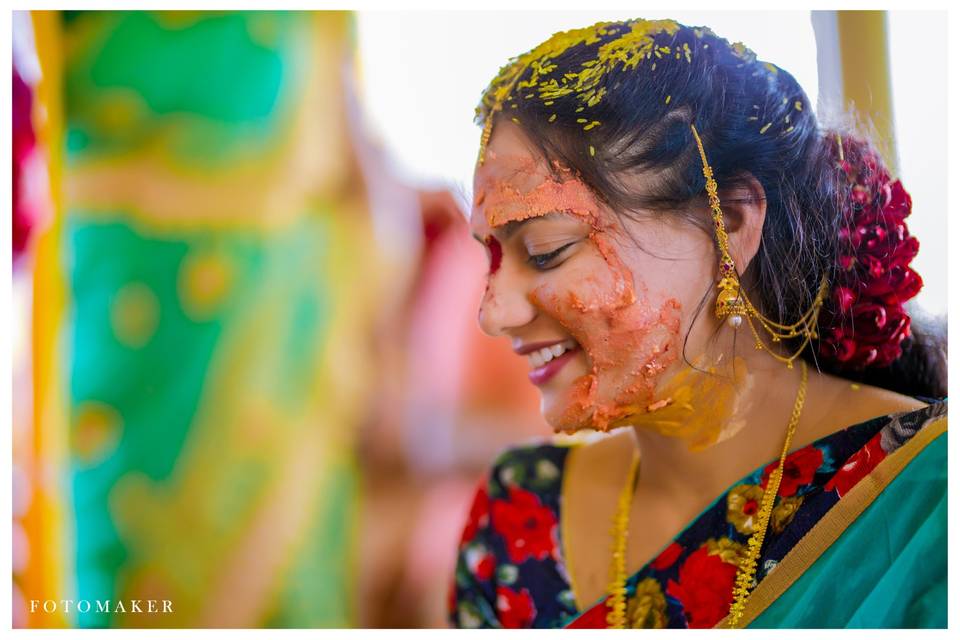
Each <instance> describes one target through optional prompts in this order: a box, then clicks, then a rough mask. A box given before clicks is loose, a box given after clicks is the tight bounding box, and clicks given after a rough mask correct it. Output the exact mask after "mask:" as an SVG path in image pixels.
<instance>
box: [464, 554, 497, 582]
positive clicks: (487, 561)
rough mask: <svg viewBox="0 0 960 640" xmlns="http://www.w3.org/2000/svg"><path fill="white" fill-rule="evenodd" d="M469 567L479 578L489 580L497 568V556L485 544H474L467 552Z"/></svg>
mask: <svg viewBox="0 0 960 640" xmlns="http://www.w3.org/2000/svg"><path fill="white" fill-rule="evenodd" d="M465 558H466V561H467V569H468V570H469V571H470V573H471V574H473V575H474V576H476V577H477V579H479V580H489V579H490V578H491V577H493V570H494V569H495V568H496V562H497V561H496V558H495V557H494V555H493V552H492V551H490V549H487V548H486V547H485V546H483V545H476V546H472V547H470V548H469V549H468V550H467V553H466V556H465Z"/></svg>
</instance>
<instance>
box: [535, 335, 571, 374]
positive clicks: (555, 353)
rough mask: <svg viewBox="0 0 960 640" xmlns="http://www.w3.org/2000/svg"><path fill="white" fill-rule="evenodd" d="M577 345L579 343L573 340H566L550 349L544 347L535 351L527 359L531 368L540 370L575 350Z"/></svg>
mask: <svg viewBox="0 0 960 640" xmlns="http://www.w3.org/2000/svg"><path fill="white" fill-rule="evenodd" d="M576 345H577V343H576V342H574V341H573V340H564V341H563V342H560V343H558V344H555V345H552V346H550V347H543V348H542V349H539V350H537V351H534V352H533V353H530V354H527V359H528V360H529V361H530V366H531V367H533V368H534V369H538V368H540V367H542V366H543V365H545V364H547V363H548V362H550V361H551V360H553V359H554V358H557V357H559V356H562V355H563V354H564V352H566V351H569V350H570V349H573V348H574V347H575V346H576Z"/></svg>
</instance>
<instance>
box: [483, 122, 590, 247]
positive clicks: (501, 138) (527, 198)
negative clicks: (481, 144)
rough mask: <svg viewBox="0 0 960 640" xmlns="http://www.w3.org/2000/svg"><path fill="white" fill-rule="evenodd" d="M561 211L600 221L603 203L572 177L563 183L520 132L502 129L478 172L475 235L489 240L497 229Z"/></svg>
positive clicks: (496, 129)
mask: <svg viewBox="0 0 960 640" xmlns="http://www.w3.org/2000/svg"><path fill="white" fill-rule="evenodd" d="M558 211H563V212H567V213H576V214H580V215H584V216H586V217H588V218H590V219H595V217H596V213H597V203H596V201H595V199H594V198H593V194H592V193H591V192H590V190H589V189H588V188H587V187H586V185H585V184H584V183H583V182H581V181H580V180H578V179H576V178H574V177H573V176H572V175H571V176H569V177H567V178H560V179H559V180H558V178H557V177H556V176H555V175H554V174H553V173H552V172H551V171H550V169H549V166H548V165H547V161H546V160H545V159H544V158H543V156H542V155H541V154H540V153H539V152H537V151H536V150H535V149H534V148H533V146H532V143H530V142H529V140H528V139H527V138H526V136H525V135H524V134H523V133H522V131H521V130H520V128H519V127H517V126H516V125H514V124H513V123H511V122H502V123H498V124H497V126H496V127H494V130H493V135H492V136H491V138H490V142H489V145H488V146H487V148H486V150H485V151H484V162H483V163H482V164H478V166H477V168H476V170H475V172H474V180H473V203H472V207H471V216H470V223H471V227H472V229H473V231H474V233H475V234H476V235H478V236H480V237H485V236H486V235H489V233H490V232H491V231H492V230H493V229H496V228H499V227H502V226H508V225H510V224H511V223H515V222H519V221H522V220H525V219H528V218H533V217H538V216H542V215H546V214H548V213H551V212H558Z"/></svg>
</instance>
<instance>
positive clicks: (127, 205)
mask: <svg viewBox="0 0 960 640" xmlns="http://www.w3.org/2000/svg"><path fill="white" fill-rule="evenodd" d="M350 29H351V23H350V17H349V15H347V14H343V13H335V12H323V13H317V14H305V13H298V12H288V13H286V12H285V13H273V12H240V13H202V12H199V13H198V12H170V13H154V12H72V13H68V14H65V16H64V61H65V71H64V73H65V78H64V87H65V109H66V112H65V113H66V115H65V128H66V145H67V154H66V167H65V176H64V196H65V200H64V202H65V214H64V216H65V217H64V223H65V224H64V237H63V238H62V247H63V248H62V251H63V256H64V258H63V259H64V262H65V264H64V268H65V272H66V274H67V278H68V283H69V298H70V306H69V313H68V317H67V319H66V322H67V328H66V338H67V343H68V345H69V347H68V349H66V350H65V357H66V358H67V360H68V362H67V363H66V370H67V372H68V375H69V393H70V403H69V414H70V426H69V429H70V436H69V438H70V456H71V467H70V469H69V486H70V490H71V492H72V501H73V512H74V526H75V534H76V535H75V542H74V544H75V549H74V550H73V551H74V555H75V558H76V567H75V569H76V585H75V589H76V594H75V597H76V598H78V599H89V600H91V601H93V600H111V601H114V602H115V601H117V600H125V601H129V600H130V599H132V598H140V599H151V598H152V599H156V600H157V601H158V602H162V601H163V600H169V601H170V603H171V608H172V612H170V613H143V614H139V615H134V614H130V613H127V614H117V613H108V612H104V611H102V610H101V611H98V610H97V608H96V607H94V608H92V610H91V611H89V612H86V613H78V614H76V616H77V617H76V620H75V621H74V622H75V624H77V625H78V626H82V627H118V626H139V627H143V626H159V627H264V626H268V627H345V626H350V625H352V624H354V622H355V613H354V611H355V602H354V595H353V594H354V586H355V585H354V575H355V573H356V549H355V543H354V541H355V539H356V535H355V526H356V525H355V518H356V514H357V498H358V482H357V468H356V463H355V460H354V457H353V445H354V431H355V428H356V425H357V424H358V423H359V421H360V420H361V419H362V416H363V415H364V413H363V412H364V402H363V390H364V385H365V383H366V381H367V376H368V371H369V369H370V357H369V354H368V353H367V351H366V344H365V334H364V331H365V328H366V327H368V325H369V321H370V317H371V311H370V309H371V308H372V303H371V302H370V301H369V299H370V298H371V297H372V296H365V295H364V293H363V291H364V285H363V284H362V283H363V282H364V278H366V277H368V276H369V273H364V270H363V268H362V267H358V264H357V263H358V262H359V263H361V264H364V263H365V262H367V263H369V264H373V263H374V259H373V258H372V257H370V256H366V255H364V254H363V251H364V249H363V245H364V242H362V240H363V238H364V234H365V233H366V232H367V230H366V227H365V225H366V224H367V217H366V215H365V209H364V206H363V203H362V199H361V198H359V197H358V196H357V195H356V193H357V192H358V191H359V189H358V188H357V184H358V183H357V180H356V176H355V175H354V174H353V173H352V172H351V170H350V169H349V167H350V163H345V162H344V161H343V159H344V158H349V156H350V153H351V151H350V148H349V142H348V141H347V140H346V139H345V137H344V133H343V131H344V130H345V129H346V126H345V124H344V114H343V113H342V109H341V108H340V107H339V106H338V105H339V102H340V92H341V89H340V88H339V87H340V85H339V83H337V82H336V81H335V79H336V78H337V77H339V74H340V73H341V65H342V61H343V57H342V56H343V55H346V54H349V49H350V35H349V32H350ZM344 167H347V168H344ZM367 244H369V243H367ZM344 354H348V357H344ZM114 606H115V605H114ZM161 606H162V605H158V608H159V607H161ZM128 607H129V605H128ZM143 607H144V609H145V607H146V605H145V604H144V605H143Z"/></svg>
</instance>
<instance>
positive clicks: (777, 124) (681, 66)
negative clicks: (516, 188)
mask: <svg viewBox="0 0 960 640" xmlns="http://www.w3.org/2000/svg"><path fill="white" fill-rule="evenodd" d="M657 24H661V23H657ZM662 24H667V25H671V26H670V27H668V28H666V29H658V28H655V29H652V30H651V32H649V33H648V35H649V36H650V37H652V39H653V47H652V48H651V49H648V50H647V51H648V54H647V55H646V56H645V57H641V59H640V61H639V65H638V68H629V69H625V68H624V67H625V66H627V65H624V64H619V65H613V66H612V67H611V68H610V69H609V70H608V72H606V73H605V74H603V76H602V78H601V79H600V81H599V83H598V84H597V85H596V86H595V87H593V93H592V94H591V95H597V93H599V94H600V95H601V96H602V97H603V99H595V100H590V101H587V102H586V103H585V102H584V100H583V95H578V94H577V93H575V92H569V93H566V94H563V93H562V92H555V94H556V95H551V96H549V100H544V99H533V98H536V97H540V96H537V95H536V89H535V88H534V89H527V88H521V87H531V86H533V85H534V83H535V81H536V79H537V77H540V78H542V77H543V75H545V74H546V73H549V74H550V75H551V76H552V77H561V78H562V77H564V76H565V74H576V73H579V72H582V70H583V69H584V68H588V67H590V66H591V65H593V64H596V60H597V58H598V50H600V48H601V47H603V46H604V45H605V44H608V43H610V42H611V41H612V40H615V39H617V38H619V37H621V36H623V35H624V34H626V33H628V32H630V31H631V29H633V28H634V27H635V26H636V25H637V21H626V22H618V23H609V24H606V25H603V26H602V28H600V29H598V30H596V36H595V37H592V38H585V39H581V40H580V41H579V42H576V43H574V44H573V45H572V46H568V47H566V48H563V49H562V50H561V51H555V52H552V55H551V56H550V57H549V64H548V65H541V64H535V65H529V64H528V65H527V66H526V68H523V70H522V71H520V72H519V76H518V77H517V78H516V79H515V80H513V81H512V82H513V86H514V87H517V88H518V89H517V90H513V91H510V93H509V95H508V97H506V99H504V100H503V102H502V104H501V105H500V108H499V110H498V111H496V112H494V113H493V116H494V118H495V119H501V118H510V119H512V120H513V121H514V122H515V123H517V125H518V126H519V127H520V128H521V129H522V130H523V131H524V133H525V134H526V135H527V137H528V138H529V139H530V140H531V141H532V143H533V144H534V145H535V146H536V147H537V148H538V149H539V150H540V152H541V153H542V154H543V156H544V157H546V158H547V159H549V160H555V161H558V163H559V164H560V165H561V166H563V167H565V168H566V169H569V170H572V171H573V172H574V173H575V174H577V175H578V176H579V177H580V179H581V180H583V181H584V183H585V184H587V185H588V186H589V187H590V188H591V189H592V190H593V192H594V193H595V194H596V195H597V197H598V198H599V199H600V200H601V201H603V202H604V203H606V204H607V205H609V206H610V207H611V208H613V209H614V210H615V211H618V212H620V213H622V214H625V215H629V212H636V211H640V210H647V211H658V212H674V213H680V214H681V215H685V216H686V217H687V218H688V219H689V220H690V221H691V222H693V223H694V224H697V225H698V226H701V227H702V228H704V230H705V231H707V232H708V233H709V234H710V235H711V237H712V236H713V233H714V232H713V225H712V221H711V218H710V216H709V215H703V213H702V212H703V211H704V210H705V203H706V196H705V179H704V176H703V174H702V165H701V162H700V158H699V155H698V151H697V148H696V144H695V141H694V138H693V134H692V132H691V129H690V125H691V124H694V125H695V126H696V128H697V131H698V132H699V134H700V137H701V138H702V140H703V144H704V147H705V149H706V152H707V156H708V159H709V162H710V164H711V166H712V167H713V171H714V176H715V178H716V180H717V182H718V183H719V185H720V189H721V199H724V191H725V190H726V189H728V188H730V187H734V186H738V185H743V184H744V183H745V180H746V179H747V178H749V177H750V176H752V177H753V178H755V179H756V180H757V181H758V182H759V183H760V185H761V186H762V187H763V191H764V197H765V199H766V221H765V223H764V228H763V231H762V238H761V243H760V247H759V250H758V252H757V254H756V256H755V257H754V259H753V260H752V261H751V262H750V265H749V267H748V268H747V269H746V271H745V273H744V274H743V275H742V276H741V280H742V282H743V283H744V287H745V289H746V290H747V292H748V294H749V296H750V299H751V300H752V301H753V303H754V305H755V306H756V307H758V308H759V310H760V311H761V312H762V313H763V314H764V315H765V316H766V317H768V318H770V319H772V320H774V321H776V322H779V323H782V324H789V323H792V322H795V321H796V320H797V319H798V318H799V316H800V314H801V313H803V312H804V311H805V310H807V309H809V308H810V306H811V305H812V303H813V301H814V298H815V297H816V293H817V290H818V287H819V284H820V280H821V277H822V274H823V273H824V271H826V272H827V274H828V277H829V278H830V282H831V283H833V282H834V281H835V280H836V275H837V269H838V268H839V267H838V262H839V261H838V258H839V251H840V246H839V244H840V240H839V237H840V228H841V225H843V224H844V220H843V216H842V215H841V211H842V203H843V201H844V200H845V199H846V198H849V197H850V189H849V186H848V183H847V180H846V175H845V174H844V173H843V172H842V171H840V170H839V169H838V168H837V164H836V162H835V161H834V160H833V159H832V158H831V153H832V146H834V145H836V144H837V135H838V133H839V132H838V131H828V130H825V129H823V128H821V126H820V125H819V123H818V122H817V119H816V116H815V114H814V112H813V110H812V109H811V106H810V102H809V100H808V98H807V96H806V94H805V93H804V91H803V89H801V87H800V85H799V84H798V83H797V81H796V80H795V79H794V77H793V76H792V75H790V74H789V73H787V72H786V71H784V70H783V69H780V68H778V67H776V66H774V65H772V64H770V63H767V62H763V61H760V60H757V59H756V56H754V55H753V53H752V52H751V51H750V50H748V49H746V48H745V47H744V46H743V45H742V44H740V43H736V44H733V45H731V44H730V43H729V42H728V41H727V40H725V39H723V38H720V37H718V36H717V35H715V34H714V33H713V32H712V31H710V30H709V29H707V28H702V27H701V28H692V27H687V26H683V25H678V24H676V23H670V22H665V23H662ZM651 54H652V55H651ZM510 64H513V65H517V64H523V62H518V60H514V61H513V62H512V63H510ZM510 64H508V65H507V67H504V69H503V70H501V74H500V76H498V79H501V80H502V78H503V77H505V72H507V75H509V70H510ZM553 65H556V66H553ZM544 66H548V67H549V68H548V69H546V70H545V69H544ZM515 68H516V67H515ZM535 74H540V75H539V76H536V77H535ZM570 77H573V76H572V75H571V76H570ZM498 79H495V80H494V82H493V83H492V84H491V86H490V87H489V88H488V89H487V91H486V92H485V94H484V98H483V100H482V101H481V104H480V106H479V107H478V111H477V116H478V120H479V121H480V122H483V121H484V120H485V119H486V118H487V116H488V115H489V114H490V112H491V108H492V106H493V104H494V99H495V98H494V95H495V93H496V90H497V82H498ZM584 123H586V125H585V124H584ZM593 123H598V124H593ZM591 125H592V126H591ZM860 144H862V145H865V147H869V145H868V143H866V142H861V143H860ZM641 173H642V174H644V176H645V177H647V178H648V182H649V183H650V185H651V186H650V187H649V188H648V189H645V190H644V191H645V192H644V193H638V192H637V191H636V189H635V188H633V187H631V182H632V181H631V177H632V176H636V175H639V174H641ZM725 201H727V202H729V200H725ZM691 203H697V204H699V205H701V206H699V207H697V208H696V209H691V207H690V206H689V205H690V204H691ZM712 292H713V287H712V285H711V287H710V289H708V290H707V291H706V292H705V293H704V298H703V301H702V303H701V305H700V308H699V309H698V311H697V312H698V313H700V312H701V311H702V309H703V307H704V306H705V303H706V302H707V301H708V300H709V299H710V295H711V293H712ZM919 324H920V323H918V322H916V319H914V322H913V325H912V331H913V335H912V337H911V338H907V340H905V341H904V342H903V343H902V346H903V350H904V353H903V355H902V356H901V357H900V358H898V359H897V360H896V361H894V363H893V364H892V365H890V366H889V367H885V368H883V369H874V370H870V369H867V370H864V371H849V370H841V368H840V366H839V365H838V364H837V363H834V362H825V361H824V359H823V358H820V359H819V361H818V358H817V350H816V348H814V347H813V346H810V347H808V348H807V349H805V351H804V353H803V357H804V358H805V359H807V360H808V361H810V362H811V363H813V364H814V365H815V366H817V367H818V368H819V369H820V370H825V371H830V372H832V373H836V374H838V375H842V376H843V377H846V378H848V379H851V380H856V381H862V382H866V383H868V384H874V385H877V386H881V387H885V388H887V389H891V390H893V391H896V392H899V393H905V394H910V395H922V396H927V397H941V396H944V395H945V394H946V354H945V349H944V340H943V339H942V331H941V332H937V331H936V330H933V331H930V330H927V329H925V328H924V327H922V326H918V325H919ZM785 346H787V347H788V348H789V346H790V343H789V342H785ZM796 346H799V345H798V344H797V345H795V346H794V349H795V348H796ZM684 360H685V361H687V362H688V364H689V361H688V360H687V359H686V354H685V353H684Z"/></svg>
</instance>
